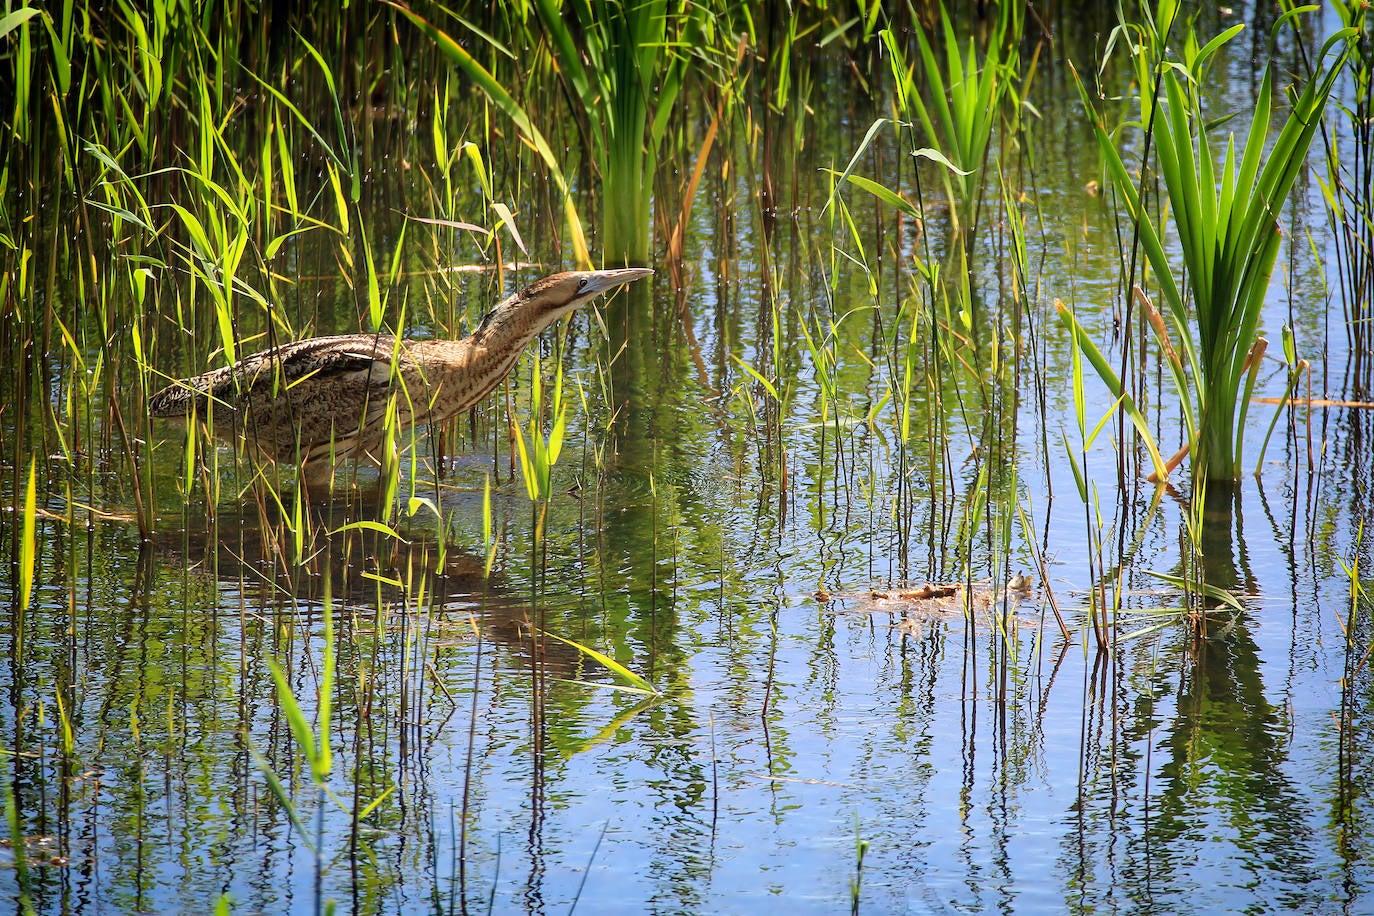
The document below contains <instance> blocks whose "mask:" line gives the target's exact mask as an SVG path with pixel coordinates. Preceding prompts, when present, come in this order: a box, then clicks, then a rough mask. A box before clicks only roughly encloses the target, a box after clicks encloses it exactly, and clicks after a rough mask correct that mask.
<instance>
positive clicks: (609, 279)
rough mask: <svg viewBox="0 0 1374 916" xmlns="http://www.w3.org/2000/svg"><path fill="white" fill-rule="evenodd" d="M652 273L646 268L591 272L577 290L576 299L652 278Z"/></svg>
mask: <svg viewBox="0 0 1374 916" xmlns="http://www.w3.org/2000/svg"><path fill="white" fill-rule="evenodd" d="M653 273H654V272H653V271H652V270H650V269H649V268H647V267H619V268H616V269H614V270H597V271H591V272H590V273H589V274H588V275H587V277H586V278H585V279H584V280H583V282H582V284H581V286H580V287H579V288H578V290H577V298H579V299H582V298H584V297H587V296H595V295H598V294H600V293H604V292H605V291H606V290H609V289H615V288H616V287H617V286H624V285H625V284H626V283H633V282H634V281H635V280H642V279H644V278H645V277H649V276H653Z"/></svg>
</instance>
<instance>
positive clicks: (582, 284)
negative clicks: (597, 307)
mask: <svg viewBox="0 0 1374 916" xmlns="http://www.w3.org/2000/svg"><path fill="white" fill-rule="evenodd" d="M590 284H591V281H590V280H588V279H587V278H586V277H583V278H582V279H581V280H578V281H577V291H578V292H579V293H585V292H586V291H587V287H588V286H589V285H590Z"/></svg>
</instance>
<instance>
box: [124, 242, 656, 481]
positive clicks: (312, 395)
mask: <svg viewBox="0 0 1374 916" xmlns="http://www.w3.org/2000/svg"><path fill="white" fill-rule="evenodd" d="M652 273H653V271H652V270H648V269H646V268H639V267H627V268H622V269H619V270H586V271H567V272H565V273H558V274H554V275H552V276H549V277H545V278H544V279H542V280H540V281H538V282H536V283H535V284H534V285H532V286H530V287H528V288H527V289H523V290H521V291H520V292H518V293H516V294H515V295H513V296H510V297H509V298H507V299H504V300H502V302H501V303H500V304H498V305H497V306H496V307H495V308H493V309H492V310H491V311H490V312H487V314H486V315H484V316H483V318H482V320H481V322H480V323H479V324H478V325H477V329H476V330H475V331H473V332H472V334H470V335H469V336H467V337H465V338H463V339H462V340H410V339H405V338H402V339H397V338H394V337H386V336H381V335H377V334H345V335H342V336H338V337H312V338H309V339H308V340H300V341H296V342H295V343H288V344H283V345H282V346H279V347H272V348H271V349H268V350H264V351H262V352H261V353H256V354H254V355H252V356H247V357H244V358H243V359H241V360H239V361H238V362H236V363H234V364H233V365H232V366H226V367H224V368H222V369H216V370H214V371H213V372H207V373H205V374H204V375H197V376H196V377H194V378H189V379H182V380H181V381H178V382H174V383H173V384H171V385H169V386H167V387H166V388H163V389H162V390H161V391H159V392H158V393H157V394H155V395H153V396H152V398H150V399H149V401H148V410H149V412H150V413H151V414H152V415H153V416H154V417H172V418H176V419H187V418H189V417H191V416H193V415H194V416H198V417H200V418H201V419H206V418H207V417H213V420H214V422H213V432H214V433H216V434H217V435H219V436H220V437H221V438H224V439H228V440H230V441H235V440H237V439H238V438H239V437H240V436H242V437H244V438H245V439H246V440H247V441H249V442H251V443H252V444H254V445H256V446H257V448H258V449H260V450H261V451H262V453H263V454H265V455H266V456H267V457H268V458H271V459H272V460H273V461H277V462H293V461H294V462H299V463H300V467H301V470H302V474H303V476H304V477H305V479H306V480H307V482H308V483H318V482H320V481H323V480H325V479H327V478H328V476H329V474H330V473H331V472H332V471H333V469H334V463H335V462H337V461H341V460H344V459H348V458H366V459H368V460H371V461H373V462H375V463H378V464H380V463H381V459H382V456H383V454H384V452H385V450H386V447H387V445H388V444H389V443H388V442H387V438H388V432H387V411H388V407H389V405H391V404H394V405H395V411H396V420H397V426H399V427H400V428H408V427H411V426H414V425H416V424H429V425H434V424H439V423H442V422H444V421H445V420H447V419H449V418H450V417H453V416H454V415H456V414H458V413H461V412H462V411H464V410H467V409H468V408H469V407H472V406H473V405H475V404H476V403H477V402H479V401H480V400H482V398H484V397H486V395H487V394H488V393H489V392H490V391H491V390H492V389H493V388H495V387H496V386H497V385H498V384H499V383H500V382H501V381H502V380H503V379H504V378H505V377H506V376H507V374H508V373H509V372H510V370H511V367H512V366H514V365H515V361H516V360H517V359H519V358H520V354H521V353H523V352H524V350H525V347H526V346H527V345H528V344H529V342H530V341H531V340H533V339H534V338H535V337H536V336H537V335H538V334H539V333H540V332H541V331H543V330H544V329H545V328H547V327H548V326H549V325H551V324H553V323H554V322H555V321H557V320H558V319H560V318H562V317H563V316H564V315H567V314H569V313H570V312H572V311H573V310H575V309H577V308H578V307H579V306H582V305H584V304H586V303H587V302H590V301H591V300H592V299H595V298H596V297H597V296H599V295H601V294H602V293H605V292H608V291H610V290H612V289H615V288H616V287H618V286H622V285H624V284H626V283H631V282H633V281H635V280H639V279H641V278H643V277H647V276H649V275H650V274H652ZM212 402H213V403H212Z"/></svg>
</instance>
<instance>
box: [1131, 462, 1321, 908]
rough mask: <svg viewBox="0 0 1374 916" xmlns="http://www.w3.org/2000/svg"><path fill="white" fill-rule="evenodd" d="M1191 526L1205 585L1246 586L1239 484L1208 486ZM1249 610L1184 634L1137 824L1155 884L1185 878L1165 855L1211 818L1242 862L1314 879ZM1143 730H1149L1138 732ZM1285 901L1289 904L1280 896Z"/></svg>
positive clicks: (1181, 866) (1183, 865)
mask: <svg viewBox="0 0 1374 916" xmlns="http://www.w3.org/2000/svg"><path fill="white" fill-rule="evenodd" d="M1207 489H1208V492H1207V496H1206V502H1205V504H1204V511H1203V514H1202V525H1201V527H1200V534H1201V537H1200V543H1199V545H1198V546H1199V548H1200V551H1199V553H1200V557H1201V559H1200V564H1201V565H1200V568H1199V572H1200V573H1201V576H1202V581H1203V582H1206V583H1207V584H1208V585H1211V586H1215V587H1218V588H1224V589H1227V590H1229V591H1232V592H1233V593H1234V592H1237V591H1241V590H1245V591H1249V590H1251V589H1253V582H1254V578H1253V573H1252V571H1251V570H1250V568H1249V560H1248V556H1247V553H1246V550H1245V546H1244V545H1245V540H1244V537H1243V534H1242V532H1243V516H1242V514H1241V512H1240V490H1239V488H1237V487H1227V486H1224V485H1215V484H1214V485H1212V486H1209V487H1208V488H1207ZM1247 624H1248V615H1247V614H1245V613H1241V614H1237V615H1236V616H1235V617H1234V618H1233V619H1231V620H1230V621H1228V622H1227V623H1226V624H1225V625H1221V626H1218V625H1215V623H1213V624H1211V625H1200V626H1199V627H1197V628H1194V629H1193V630H1192V631H1191V635H1189V636H1187V637H1185V638H1186V639H1188V644H1187V647H1186V648H1187V652H1186V653H1185V655H1184V668H1183V672H1182V677H1181V679H1180V683H1179V688H1178V701H1177V705H1178V712H1177V714H1176V715H1174V716H1173V717H1172V718H1171V719H1170V721H1169V725H1168V728H1167V731H1166V732H1165V734H1164V735H1163V741H1162V743H1161V744H1160V748H1159V749H1160V750H1161V751H1163V752H1164V754H1163V757H1164V759H1163V761H1162V763H1161V765H1160V767H1159V769H1158V772H1157V776H1156V779H1157V781H1158V783H1159V791H1158V794H1155V795H1152V796H1151V807H1152V813H1151V816H1150V818H1149V820H1147V821H1146V823H1145V825H1144V826H1145V832H1146V836H1145V842H1146V847H1147V855H1148V858H1149V859H1150V861H1151V864H1152V866H1154V867H1156V870H1155V874H1154V877H1155V878H1156V879H1157V882H1158V884H1159V886H1161V887H1169V888H1171V889H1178V888H1180V887H1182V886H1184V885H1185V884H1186V880H1187V879H1186V875H1187V873H1188V872H1187V870H1186V869H1187V868H1188V866H1189V864H1190V863H1188V862H1185V861H1181V860H1180V858H1179V857H1178V856H1177V854H1176V853H1174V852H1173V851H1174V850H1176V849H1177V847H1178V843H1179V841H1180V840H1182V839H1185V838H1187V837H1190V836H1194V835H1196V834H1197V831H1198V825H1199V823H1205V822H1207V821H1210V820H1211V819H1213V818H1220V819H1222V820H1224V821H1225V822H1226V823H1228V824H1230V825H1232V827H1233V829H1235V830H1236V835H1237V842H1238V844H1239V845H1240V846H1241V847H1242V848H1243V849H1246V851H1247V852H1249V853H1250V854H1251V855H1252V859H1251V866H1250V867H1251V868H1252V869H1255V870H1267V869H1273V870H1275V871H1276V872H1279V873H1282V874H1285V875H1289V876H1293V877H1292V879H1293V880H1294V881H1296V882H1297V883H1298V884H1299V885H1301V884H1302V883H1303V882H1304V881H1307V880H1314V879H1315V878H1316V874H1315V873H1314V872H1312V870H1311V868H1312V866H1311V862H1310V858H1309V855H1308V852H1307V850H1308V848H1309V844H1308V842H1307V837H1308V836H1309V834H1310V833H1311V827H1310V825H1308V824H1307V823H1305V822H1304V820H1303V819H1302V818H1301V817H1300V816H1299V814H1298V813H1299V812H1301V811H1302V810H1303V806H1302V804H1301V799H1300V793H1299V792H1298V791H1297V790H1296V788H1295V787H1294V786H1293V785H1292V783H1291V782H1290V780H1289V778H1288V776H1287V775H1286V773H1285V771H1284V770H1285V767H1284V765H1285V763H1286V761H1287V748H1286V747H1285V746H1284V739H1283V736H1284V735H1286V730H1285V729H1284V728H1283V727H1282V726H1283V722H1282V711H1281V710H1278V709H1276V708H1275V707H1273V706H1272V705H1271V704H1270V703H1269V701H1268V699H1267V696H1266V691H1265V687H1264V683H1263V680H1262V679H1261V667H1260V653H1259V649H1258V646H1257V645H1256V644H1255V641H1254V639H1253V638H1252V637H1251V635H1250V630H1249V627H1248V625H1247ZM1144 731H1145V732H1146V733H1148V732H1149V729H1148V728H1146V729H1144ZM1289 902H1290V903H1294V902H1296V901H1289Z"/></svg>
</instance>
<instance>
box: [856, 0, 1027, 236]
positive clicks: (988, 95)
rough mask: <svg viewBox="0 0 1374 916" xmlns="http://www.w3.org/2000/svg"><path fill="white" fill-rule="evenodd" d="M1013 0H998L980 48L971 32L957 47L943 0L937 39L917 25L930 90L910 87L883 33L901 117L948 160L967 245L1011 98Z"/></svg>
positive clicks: (1016, 60) (1016, 18) (1018, 12)
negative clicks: (916, 125)
mask: <svg viewBox="0 0 1374 916" xmlns="http://www.w3.org/2000/svg"><path fill="white" fill-rule="evenodd" d="M1023 16H1024V11H1023V7H1022V5H1021V4H1019V3H998V4H997V17H996V20H995V21H994V23H993V26H992V29H991V32H990V34H989V36H988V39H987V42H986V43H985V45H984V47H983V48H982V50H981V52H980V50H979V49H978V46H977V43H976V42H975V41H974V39H973V38H972V37H970V38H969V39H968V42H967V44H966V45H965V46H964V48H963V50H962V51H961V50H960V43H959V37H958V35H957V34H956V33H955V30H954V23H953V21H952V20H951V18H950V15H949V10H948V9H947V8H946V7H945V5H944V3H943V2H941V4H940V44H941V45H942V46H943V50H944V55H943V58H941V57H940V56H938V55H937V51H936V43H935V41H933V40H932V38H931V37H930V36H928V35H926V33H925V31H924V30H923V29H916V30H915V32H916V42H917V48H918V50H919V53H920V57H921V64H922V74H921V75H922V76H923V77H924V78H925V80H926V81H927V83H928V84H929V91H928V92H921V91H914V87H913V85H912V84H913V82H914V78H913V77H914V74H913V67H912V66H909V65H908V64H907V63H906V55H905V54H904V53H903V51H902V48H901V47H900V46H899V45H898V43H897V41H896V39H895V37H894V35H893V33H892V32H891V30H884V31H883V32H882V33H881V35H882V38H883V42H884V44H885V45H886V47H887V49H888V51H889V53H890V54H891V55H892V57H891V65H892V70H893V74H894V76H895V77H896V83H897V86H898V89H899V92H898V108H899V117H902V118H904V119H906V120H908V121H915V122H918V123H919V124H920V125H921V128H922V130H923V132H924V133H925V135H926V137H927V138H928V139H929V142H930V143H931V144H932V145H933V146H935V147H936V148H938V150H939V151H940V153H941V155H943V157H944V158H945V159H946V160H947V161H948V162H949V164H950V166H951V167H950V168H949V169H947V170H945V171H943V172H942V173H941V178H942V180H943V181H944V184H945V190H946V194H947V196H948V197H949V201H950V207H951V212H952V213H953V214H954V224H955V228H956V229H957V231H958V233H959V236H960V238H961V239H962V240H963V242H964V250H965V254H966V255H967V254H968V253H969V249H970V248H971V247H972V242H973V239H974V237H975V236H976V235H977V229H978V218H979V208H980V206H981V204H982V199H983V186H984V176H985V170H986V166H987V163H988V157H989V155H990V152H991V150H992V142H991V141H992V134H993V129H994V128H995V127H996V126H997V123H998V122H999V120H1000V119H1001V118H1002V117H1003V116H1004V109H1005V108H1006V106H1007V105H1008V104H1009V103H1013V102H1016V101H1017V94H1016V83H1017V80H1018V78H1019V77H1018V70H1019V68H1020V51H1019V47H1020V41H1021V35H1022V31H1023V29H1024V24H1023V21H1022V17H1023Z"/></svg>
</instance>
